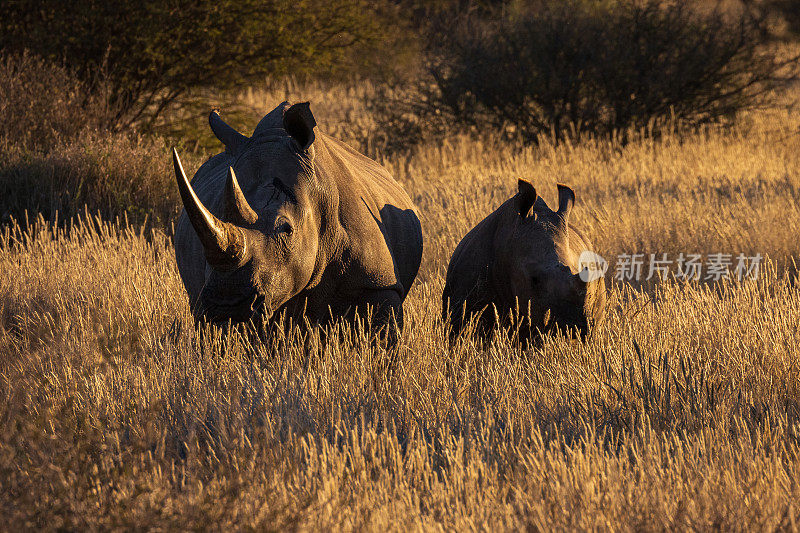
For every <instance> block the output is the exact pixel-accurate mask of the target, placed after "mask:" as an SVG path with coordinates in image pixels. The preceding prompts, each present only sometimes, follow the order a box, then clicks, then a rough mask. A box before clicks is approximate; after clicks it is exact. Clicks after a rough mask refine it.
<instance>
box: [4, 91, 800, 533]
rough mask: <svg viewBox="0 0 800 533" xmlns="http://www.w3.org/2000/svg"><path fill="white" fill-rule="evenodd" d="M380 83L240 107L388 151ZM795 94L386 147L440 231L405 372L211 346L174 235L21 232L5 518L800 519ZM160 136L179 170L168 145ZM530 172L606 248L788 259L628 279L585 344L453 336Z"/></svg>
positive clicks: (231, 521)
mask: <svg viewBox="0 0 800 533" xmlns="http://www.w3.org/2000/svg"><path fill="white" fill-rule="evenodd" d="M366 90H369V88H368V87H367V88H366V89H364V88H362V89H353V88H349V87H346V86H332V87H322V86H316V85H310V86H303V85H291V84H290V85H287V86H286V87H285V88H284V89H281V90H273V91H259V90H257V89H253V90H249V91H247V92H245V93H242V94H241V96H240V98H239V100H240V104H241V105H243V106H245V107H248V106H249V108H251V109H252V110H253V115H252V116H253V117H255V116H256V115H258V114H259V113H263V112H264V111H266V110H268V109H271V108H272V107H273V106H274V105H276V104H277V103H278V102H280V101H281V100H282V99H283V98H284V97H289V98H291V99H293V100H301V99H303V100H304V99H310V100H311V101H312V109H314V111H315V114H316V117H317V120H318V122H319V124H320V128H322V129H323V130H325V131H327V132H330V133H333V134H334V135H337V136H339V137H342V138H344V139H346V140H348V141H350V142H353V143H354V144H356V145H357V146H359V147H360V148H362V149H365V150H367V151H370V152H371V153H380V147H375V146H369V145H365V144H363V142H362V140H363V139H369V138H372V137H373V133H375V128H376V126H375V124H374V122H373V121H372V119H371V117H370V115H369V112H368V110H366V109H365V108H364V107H363V106H362V105H361V98H362V96H363V95H362V92H363V91H366ZM799 95H800V93H798V92H796V91H794V92H791V93H789V94H788V95H787V96H786V98H785V103H786V104H787V106H786V107H785V108H779V109H773V110H770V111H753V112H750V113H749V114H747V115H746V116H744V117H742V119H741V120H740V121H739V122H738V124H737V125H735V126H732V127H730V128H722V127H708V128H707V129H704V130H702V131H698V132H695V133H682V134H679V133H672V134H670V133H667V134H666V135H664V136H662V137H659V138H657V139H654V138H653V137H652V136H648V135H646V132H640V133H641V134H636V135H634V137H637V139H634V140H633V141H632V142H630V143H627V144H624V145H623V144H621V143H617V142H614V141H609V140H596V141H593V140H591V139H588V140H584V141H583V142H582V143H574V144H571V143H568V142H564V143H559V144H557V145H556V144H554V143H552V142H549V141H547V140H546V139H543V140H542V142H541V143H540V144H539V145H538V146H529V147H521V146H516V145H513V144H505V143H503V142H501V141H499V140H497V139H493V138H492V137H491V135H487V136H486V137H485V138H483V139H479V140H478V139H475V138H467V137H458V136H452V137H451V138H448V139H447V140H446V141H444V142H441V143H431V144H428V145H424V146H421V147H419V148H416V149H414V150H413V151H412V152H411V153H410V155H402V156H399V155H395V156H387V157H384V158H383V160H384V163H385V164H386V165H387V166H388V167H389V168H390V169H391V171H392V172H393V173H394V174H395V176H396V177H397V178H398V180H399V181H400V182H401V183H402V184H403V185H404V187H405V188H406V190H407V191H408V192H409V194H410V196H411V197H412V199H413V200H414V202H415V203H416V205H417V206H418V208H419V211H420V215H421V216H420V218H421V220H422V224H423V231H424V236H425V252H424V257H423V264H422V268H421V271H420V274H419V276H418V279H417V282H416V283H415V285H414V286H413V288H412V290H411V292H410V294H409V297H408V299H407V300H406V303H405V313H406V325H405V329H404V331H403V333H402V337H401V348H400V353H399V355H398V357H397V362H396V366H395V368H394V370H393V371H390V370H388V369H387V364H386V361H387V360H388V355H387V353H386V350H385V349H384V348H382V347H380V346H378V345H376V344H375V343H373V342H372V341H371V339H369V338H368V337H365V336H364V335H361V334H357V333H354V331H353V330H352V329H350V328H348V327H340V328H338V329H337V330H336V331H335V332H334V334H332V335H329V336H327V337H326V338H325V339H324V340H321V339H320V336H319V332H311V333H310V334H304V333H302V332H300V331H295V332H294V333H293V334H291V335H288V336H286V337H280V338H275V339H272V340H271V341H270V342H269V343H267V344H252V343H250V342H248V341H247V340H246V339H245V338H244V337H242V336H240V335H238V334H234V335H231V336H230V337H225V338H223V337H221V336H220V335H219V334H217V335H211V336H208V337H204V338H203V339H202V340H201V339H200V338H199V337H198V336H197V335H196V333H195V330H194V327H193V323H192V319H191V315H190V312H189V308H188V303H187V298H186V294H185V292H184V289H183V287H182V285H181V282H180V279H179V277H178V274H177V269H176V266H175V259H174V252H173V248H172V245H171V241H170V236H169V230H168V229H167V230H159V229H152V228H151V227H150V226H147V227H141V228H140V227H139V226H137V225H132V226H125V224H124V223H123V222H120V223H117V224H112V223H109V222H105V221H103V220H101V219H99V218H93V217H91V216H89V217H87V216H84V217H83V218H82V219H81V221H75V222H73V223H71V224H67V225H66V226H64V225H61V226H54V225H53V224H51V223H49V222H44V221H39V222H33V219H34V216H33V215H32V216H31V223H29V224H28V225H24V224H12V225H7V226H5V228H4V229H3V234H2V237H1V238H0V516H2V517H3V522H2V526H0V528H2V529H9V530H19V529H42V528H43V529H68V530H69V529H75V530H94V529H109V528H120V529H146V528H151V529H156V530H167V529H214V530H229V529H232V528H233V529H258V530H286V529H299V530H329V529H345V530H354V529H359V530H362V529H366V530H411V529H414V530H421V529H425V530H428V529H447V530H452V529H457V530H478V529H487V530H502V529H525V528H527V529H531V530H565V529H569V530H572V529H596V530H673V529H692V530H694V529H699V530H710V529H719V530H747V531H753V530H775V529H779V530H797V529H798V523H799V522H800V503H798V502H800V378H798V372H800V328H799V327H798V325H800V289H798V287H797V285H796V279H795V276H794V272H795V270H794V259H796V258H798V257H800V239H799V238H798V235H799V234H800V233H799V232H800V205H798V203H799V202H800V134H798V130H799V129H800V114H798V111H797V110H796V109H795V108H793V107H792V106H791V104H792V103H793V102H796V100H797V97H798V96H799ZM238 125H239V126H241V127H240V129H241V130H242V131H245V132H247V133H249V131H247V129H248V128H249V129H250V130H252V128H253V127H254V125H255V120H252V121H250V120H249V119H248V121H247V124H246V125H245V123H244V122H242V123H241V124H238ZM634 133H636V132H634ZM360 143H361V144H360ZM190 144H191V142H190ZM198 145H199V144H198ZM148 150H151V151H150V152H148V153H152V154H153V156H154V158H155V161H151V162H150V163H148V164H153V165H160V166H161V167H162V168H163V172H164V175H165V176H169V174H168V173H169V154H168V151H167V150H166V147H165V148H164V150H163V153H161V152H160V151H159V150H155V149H151V148H149V149H148ZM204 150H205V149H202V148H201V149H199V150H198V153H197V154H195V155H194V156H193V157H192V158H189V159H188V161H189V162H188V163H186V165H187V167H188V168H187V171H192V172H193V171H194V170H196V168H197V166H198V165H199V163H200V162H201V161H202V160H203V159H204V158H205V157H207V156H209V155H211V153H212V152H210V151H204ZM133 175H134V176H135V175H136V173H133ZM518 178H524V179H527V180H530V181H531V182H532V183H534V185H535V186H536V188H537V190H538V191H539V192H540V194H541V195H543V196H544V197H545V199H546V200H547V201H548V203H549V204H550V205H551V206H553V205H554V203H555V196H556V194H555V184H556V182H563V183H566V184H568V185H570V186H572V187H573V189H574V190H575V192H576V196H577V204H576V207H575V210H574V211H573V214H572V221H573V222H574V224H575V225H576V226H577V227H579V228H582V229H583V230H584V231H585V233H586V234H587V235H588V236H589V237H590V238H591V240H592V241H593V242H594V244H595V246H596V248H597V251H598V252H599V253H600V254H601V255H603V256H604V257H606V258H614V257H616V256H617V255H619V254H623V253H629V254H630V253H645V254H651V253H655V254H662V253H667V254H669V256H670V257H675V256H677V254H679V253H681V252H683V253H700V254H703V256H704V257H705V256H707V255H708V254H712V253H730V254H734V255H735V254H738V253H744V254H746V255H749V256H752V255H756V254H761V255H763V256H765V257H767V258H768V260H765V262H764V263H763V264H762V268H761V270H760V273H759V276H758V279H756V280H744V281H737V280H724V281H720V282H717V283H711V282H702V283H696V282H688V283H687V282H682V281H675V280H663V281H654V280H651V281H650V282H647V283H643V284H636V285H635V286H632V285H629V284H620V283H616V282H613V274H614V272H613V270H612V271H609V273H608V274H607V277H608V280H609V281H610V282H611V289H610V306H609V310H608V313H607V316H606V320H605V321H604V322H603V323H602V324H600V325H599V327H598V328H597V330H596V331H595V333H594V335H593V336H592V337H591V338H590V339H589V340H588V341H587V342H586V343H584V344H581V343H577V342H575V341H571V340H569V339H566V338H564V337H547V338H546V339H545V341H544V343H543V345H542V346H541V347H539V348H535V349H525V348H523V347H521V346H519V344H518V343H515V342H514V340H513V338H510V339H509V338H507V337H499V338H496V339H495V340H493V341H492V342H491V343H490V344H488V345H485V346H484V345H481V344H477V343H475V342H474V341H472V340H470V339H469V338H466V337H465V338H461V339H458V340H457V341H456V342H455V344H454V345H452V346H450V345H449V344H448V342H447V333H446V330H445V327H444V324H443V322H442V321H441V319H440V317H439V311H440V305H441V303H440V295H441V292H442V288H443V284H444V274H445V270H446V267H447V262H448V260H449V258H450V254H451V253H452V251H453V249H454V248H455V245H456V244H457V243H458V241H459V240H460V239H461V237H462V236H463V235H464V234H465V233H466V232H467V231H468V230H469V229H470V228H471V227H472V226H473V225H474V224H475V223H477V222H478V221H479V220H481V219H482V218H483V217H484V216H486V215H487V214H488V213H490V212H491V211H492V210H493V209H495V208H496V207H497V206H498V205H499V204H500V203H501V202H502V201H504V200H505V199H506V198H508V197H509V196H511V195H512V194H513V193H514V192H515V187H516V180H517V179H518ZM173 198H174V197H173ZM303 335H306V336H307V338H305V339H302V338H301V337H302V336H303Z"/></svg>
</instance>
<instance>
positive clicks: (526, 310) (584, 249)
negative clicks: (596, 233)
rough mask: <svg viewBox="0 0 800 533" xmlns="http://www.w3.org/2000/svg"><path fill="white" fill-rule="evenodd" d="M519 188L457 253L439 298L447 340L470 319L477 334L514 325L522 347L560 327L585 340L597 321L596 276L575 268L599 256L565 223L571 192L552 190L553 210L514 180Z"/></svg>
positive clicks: (599, 281)
mask: <svg viewBox="0 0 800 533" xmlns="http://www.w3.org/2000/svg"><path fill="white" fill-rule="evenodd" d="M518 187H519V191H518V193H517V194H516V195H515V196H514V197H512V198H510V199H509V200H507V201H506V202H504V203H503V205H501V206H500V207H499V208H498V209H497V210H496V211H495V212H494V213H492V214H491V215H489V216H488V217H486V218H485V219H483V220H482V221H481V222H480V223H479V224H478V225H477V226H475V227H474V228H473V229H472V230H471V231H470V232H469V233H467V235H466V236H465V237H464V238H463V239H462V240H461V242H460V243H459V244H458V246H457V247H456V250H455V252H454V253H453V257H452V258H451V259H450V265H449V266H448V268H447V281H446V283H445V287H444V293H443V295H442V300H443V306H442V311H443V315H444V318H445V320H449V321H450V325H451V328H452V329H451V332H452V334H453V335H458V334H459V333H461V332H462V330H463V329H464V327H465V326H466V325H467V324H468V323H469V322H470V320H471V319H474V320H477V331H478V332H479V333H480V334H482V335H488V334H490V333H491V332H492V331H493V330H494V329H495V328H496V327H497V326H501V327H512V328H513V329H514V330H517V328H518V331H519V338H520V340H522V341H525V342H527V341H533V340H536V339H537V338H539V336H540V335H541V334H542V333H545V332H547V331H550V330H553V329H555V328H559V329H560V330H561V331H562V332H565V333H570V332H576V331H577V333H578V334H579V335H580V337H581V338H582V339H583V338H585V337H586V335H587V334H588V332H589V327H590V324H591V323H594V322H596V321H597V320H599V319H600V317H601V316H602V314H603V311H604V308H605V302H606V295H605V281H604V279H603V276H602V273H599V272H598V271H597V270H595V269H592V270H590V269H589V268H588V267H583V265H582V264H581V263H580V262H581V261H585V260H586V258H587V257H588V258H590V259H595V260H596V258H597V257H598V256H595V255H594V254H593V253H592V252H591V250H592V248H591V244H590V243H589V241H588V240H587V239H586V237H584V236H583V235H582V234H581V233H580V232H578V231H577V230H576V229H575V228H574V227H572V225H570V223H569V214H570V211H571V210H572V206H573V204H574V203H575V193H574V192H573V191H572V189H570V188H569V187H567V186H565V185H558V211H553V210H551V209H550V208H549V207H548V206H547V204H546V203H545V201H544V200H543V199H542V198H541V197H538V196H537V194H536V189H534V187H533V185H531V184H530V183H528V182H527V181H525V180H519V182H518ZM581 254H584V256H583V258H581ZM592 266H593V267H594V266H595V264H592Z"/></svg>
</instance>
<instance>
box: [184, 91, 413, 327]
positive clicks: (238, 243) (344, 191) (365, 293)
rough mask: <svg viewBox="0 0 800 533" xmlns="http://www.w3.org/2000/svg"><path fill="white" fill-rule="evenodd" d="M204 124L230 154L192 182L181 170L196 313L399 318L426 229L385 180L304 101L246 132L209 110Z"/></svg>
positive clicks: (251, 317)
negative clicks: (322, 127)
mask: <svg viewBox="0 0 800 533" xmlns="http://www.w3.org/2000/svg"><path fill="white" fill-rule="evenodd" d="M209 120H210V123H211V127H212V130H214V133H215V134H216V135H217V137H218V138H220V140H221V141H223V143H224V144H225V145H226V151H225V152H224V153H221V154H218V155H216V156H214V157H212V158H210V159H209V160H208V161H206V162H205V163H204V164H203V165H202V166H201V167H200V169H199V170H198V171H197V173H196V174H195V176H194V178H193V179H192V182H191V187H189V186H188V181H187V180H186V179H185V177H184V178H183V180H184V181H183V183H186V184H187V185H185V186H184V188H183V189H181V194H182V198H183V203H184V210H183V211H182V213H181V215H180V219H179V220H178V225H177V227H176V230H175V256H176V259H177V264H178V270H179V272H180V276H181V279H182V281H183V284H184V286H185V287H186V291H187V292H188V294H189V303H190V306H191V308H192V311H193V314H194V316H195V318H196V319H197V320H198V321H202V322H210V323H217V324H221V323H227V322H233V323H238V322H248V321H255V320H261V319H267V321H269V320H270V319H271V318H272V317H277V316H279V315H281V314H283V313H284V312H285V313H286V315H287V316H288V317H289V318H291V319H292V320H293V321H294V322H295V323H298V322H300V323H302V322H304V321H305V319H308V321H310V322H311V323H312V324H325V323H327V322H328V321H329V320H330V319H332V318H334V319H335V318H340V317H353V316H354V314H355V313H356V312H359V313H361V316H362V317H363V316H364V314H365V313H366V311H367V309H368V308H369V309H371V312H372V314H373V323H374V324H385V323H388V321H389V320H390V319H391V318H392V317H394V319H396V320H397V321H398V323H399V324H400V325H402V304H403V300H404V299H405V297H406V295H407V294H408V290H409V288H410V287H411V284H412V283H413V281H414V278H415V277H416V275H417V271H418V269H419V265H420V260H421V257H422V230H421V227H420V222H419V219H418V218H417V214H416V212H415V207H414V205H413V204H412V202H411V200H410V198H409V197H408V195H407V194H406V192H405V191H404V190H403V188H402V187H401V186H400V185H399V184H398V183H397V182H396V181H395V180H394V179H393V178H392V176H391V175H390V174H389V173H388V172H387V171H386V170H385V169H384V168H383V167H382V166H380V165H379V164H378V163H376V162H375V161H373V160H371V159H369V158H367V157H366V156H363V155H361V154H359V153H358V152H356V151H355V150H353V149H351V148H350V147H348V146H347V145H345V144H344V143H342V142H340V141H337V140H335V139H333V138H331V137H329V136H327V135H325V134H324V133H322V132H320V131H319V130H318V129H317V128H315V126H316V121H315V120H314V118H313V115H312V114H311V111H310V107H309V105H308V104H307V103H304V104H295V105H294V106H290V105H289V103H287V102H284V103H282V104H281V105H279V106H278V107H277V108H275V109H274V110H273V111H271V112H270V113H269V114H267V115H266V116H265V117H264V118H263V119H262V120H261V121H260V122H259V124H258V126H257V127H256V129H255V131H254V133H253V135H252V136H251V137H249V138H248V137H246V136H244V135H241V134H239V133H237V132H236V131H235V130H233V129H232V128H231V127H230V126H228V125H227V124H225V123H224V122H222V120H221V118H220V117H219V115H217V114H216V113H212V114H211V116H210V118H209ZM174 157H175V166H176V175H177V178H178V184H179V188H181V183H182V179H181V175H180V174H182V172H183V171H182V167H181V165H180V162H179V159H178V157H177V153H175V154H174ZM229 167H230V168H232V170H229ZM191 189H193V190H194V192H195V193H196V200H199V203H200V204H202V205H200V206H199V207H195V204H194V203H193V201H192V193H191ZM187 201H188V207H187ZM203 206H205V208H207V211H209V212H210V213H211V214H210V215H205V217H206V218H205V219H204V218H203V216H204V215H203ZM189 208H191V209H189ZM190 215H191V216H190ZM204 220H205V221H210V222H204ZM209 227H216V228H217V229H216V230H209V229H208V228H209ZM198 228H199V229H198ZM201 234H202V235H204V238H205V239H206V240H204V241H203V242H201V238H200V237H199V235H201ZM215 239H216V240H215ZM209 242H211V245H209V244H208V243H209ZM217 242H221V243H223V244H222V245H219V246H218V245H216V244H215V243H217Z"/></svg>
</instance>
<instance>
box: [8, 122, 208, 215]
mask: <svg viewBox="0 0 800 533" xmlns="http://www.w3.org/2000/svg"><path fill="white" fill-rule="evenodd" d="M187 155H188V154H187ZM185 164H187V165H188V164H193V162H192V163H185ZM179 206H180V200H179V198H178V193H177V188H176V187H175V181H174V174H173V173H172V168H171V164H170V158H169V148H168V147H167V146H166V145H165V144H164V143H163V142H161V141H158V140H155V139H151V138H140V137H134V136H131V135H125V134H119V133H117V134H108V133H101V134H97V133H94V132H90V131H85V132H84V133H81V134H80V135H79V136H78V137H77V138H76V139H72V140H70V141H68V142H65V143H63V144H57V145H56V146H54V147H52V148H51V149H50V150H49V151H48V152H47V153H39V152H33V153H31V152H24V151H21V150H16V151H10V152H7V153H5V154H3V155H2V156H0V223H8V222H9V221H10V220H11V219H12V218H13V219H16V220H23V219H24V217H25V216H26V212H27V215H28V216H33V215H34V214H35V213H40V214H41V215H42V216H43V217H44V218H45V219H47V220H53V219H55V217H56V216H58V218H60V219H62V220H66V219H68V218H71V217H74V216H76V215H80V214H83V213H84V212H85V211H88V212H89V213H92V214H97V215H100V216H101V217H103V218H105V219H107V220H113V219H115V218H117V217H127V218H128V220H129V221H131V222H134V223H142V222H144V221H145V220H147V221H148V224H149V225H152V226H160V227H168V226H169V224H170V223H171V222H173V221H174V220H175V219H176V217H177V214H178V208H179Z"/></svg>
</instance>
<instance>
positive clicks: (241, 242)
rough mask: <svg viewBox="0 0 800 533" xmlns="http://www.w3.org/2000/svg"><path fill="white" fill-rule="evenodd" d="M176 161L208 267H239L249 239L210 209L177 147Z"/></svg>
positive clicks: (183, 197) (183, 195)
mask: <svg viewBox="0 0 800 533" xmlns="http://www.w3.org/2000/svg"><path fill="white" fill-rule="evenodd" d="M172 162H173V164H174V165H175V178H176V179H177V180H178V190H179V191H180V194H181V200H183V207H184V209H185V210H186V216H188V217H189V221H190V222H191V223H192V226H193V227H194V230H195V232H197V236H198V237H199V238H200V242H201V243H202V244H203V248H204V249H205V252H206V260H207V261H208V264H210V265H211V266H212V267H214V268H216V269H219V270H228V269H233V268H236V267H237V266H239V264H240V263H241V261H242V259H243V258H244V256H245V239H244V235H243V234H242V231H241V230H240V229H239V228H237V227H236V226H234V225H233V224H230V223H228V222H223V221H221V220H220V219H218V218H217V217H215V216H214V215H213V214H212V213H211V211H209V210H208V209H206V207H205V206H204V205H203V203H202V202H201V201H200V199H199V198H198V197H197V195H196V194H195V192H194V190H193V189H192V185H191V184H190V183H189V180H188V178H187V177H186V173H185V172H184V171H183V165H182V164H181V160H180V158H179V157H178V151H177V150H175V149H174V148H173V149H172ZM237 188H238V185H237ZM239 192H241V190H240V191H239Z"/></svg>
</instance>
